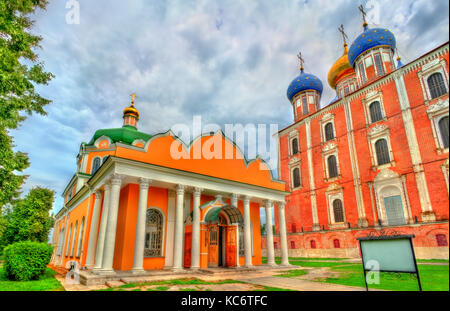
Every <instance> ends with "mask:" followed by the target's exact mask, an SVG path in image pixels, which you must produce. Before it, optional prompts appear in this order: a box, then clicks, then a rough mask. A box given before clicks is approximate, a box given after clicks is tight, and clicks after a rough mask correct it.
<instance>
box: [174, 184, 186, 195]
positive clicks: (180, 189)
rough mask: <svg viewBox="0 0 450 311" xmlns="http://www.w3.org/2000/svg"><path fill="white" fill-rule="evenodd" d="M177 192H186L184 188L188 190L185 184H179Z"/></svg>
mask: <svg viewBox="0 0 450 311" xmlns="http://www.w3.org/2000/svg"><path fill="white" fill-rule="evenodd" d="M176 190H177V194H184V190H186V186H185V185H181V184H178V185H177V187H176Z"/></svg>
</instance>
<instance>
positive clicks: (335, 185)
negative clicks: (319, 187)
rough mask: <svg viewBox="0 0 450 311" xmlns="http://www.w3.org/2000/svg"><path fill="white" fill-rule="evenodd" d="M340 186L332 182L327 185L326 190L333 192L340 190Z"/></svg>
mask: <svg viewBox="0 0 450 311" xmlns="http://www.w3.org/2000/svg"><path fill="white" fill-rule="evenodd" d="M341 189H342V187H341V186H340V185H339V184H337V183H332V184H330V185H329V186H328V188H327V191H326V192H333V191H339V190H341Z"/></svg>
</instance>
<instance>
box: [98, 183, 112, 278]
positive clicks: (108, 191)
mask: <svg viewBox="0 0 450 311" xmlns="http://www.w3.org/2000/svg"><path fill="white" fill-rule="evenodd" d="M104 188H105V190H104V192H103V197H104V198H103V209H102V218H101V219H100V230H99V232H98V237H97V250H96V252H95V264H94V271H98V270H100V269H102V267H103V250H104V246H105V235H106V226H107V224H108V212H109V202H110V197H111V185H110V184H109V182H107V183H105V186H104Z"/></svg>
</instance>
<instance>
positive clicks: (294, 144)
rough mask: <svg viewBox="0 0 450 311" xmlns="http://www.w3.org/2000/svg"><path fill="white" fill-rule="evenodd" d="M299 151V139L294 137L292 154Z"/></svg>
mask: <svg viewBox="0 0 450 311" xmlns="http://www.w3.org/2000/svg"><path fill="white" fill-rule="evenodd" d="M297 153H298V139H297V138H294V139H293V140H292V154H297Z"/></svg>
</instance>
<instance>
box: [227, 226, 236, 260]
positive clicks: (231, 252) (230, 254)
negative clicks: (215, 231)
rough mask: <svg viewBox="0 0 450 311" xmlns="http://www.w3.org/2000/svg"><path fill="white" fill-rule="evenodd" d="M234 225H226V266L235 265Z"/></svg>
mask: <svg viewBox="0 0 450 311" xmlns="http://www.w3.org/2000/svg"><path fill="white" fill-rule="evenodd" d="M236 232H237V231H236V227H234V226H227V227H226V242H225V243H226V244H225V245H226V246H225V260H226V266H227V267H235V266H236V251H237V249H236Z"/></svg>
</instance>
